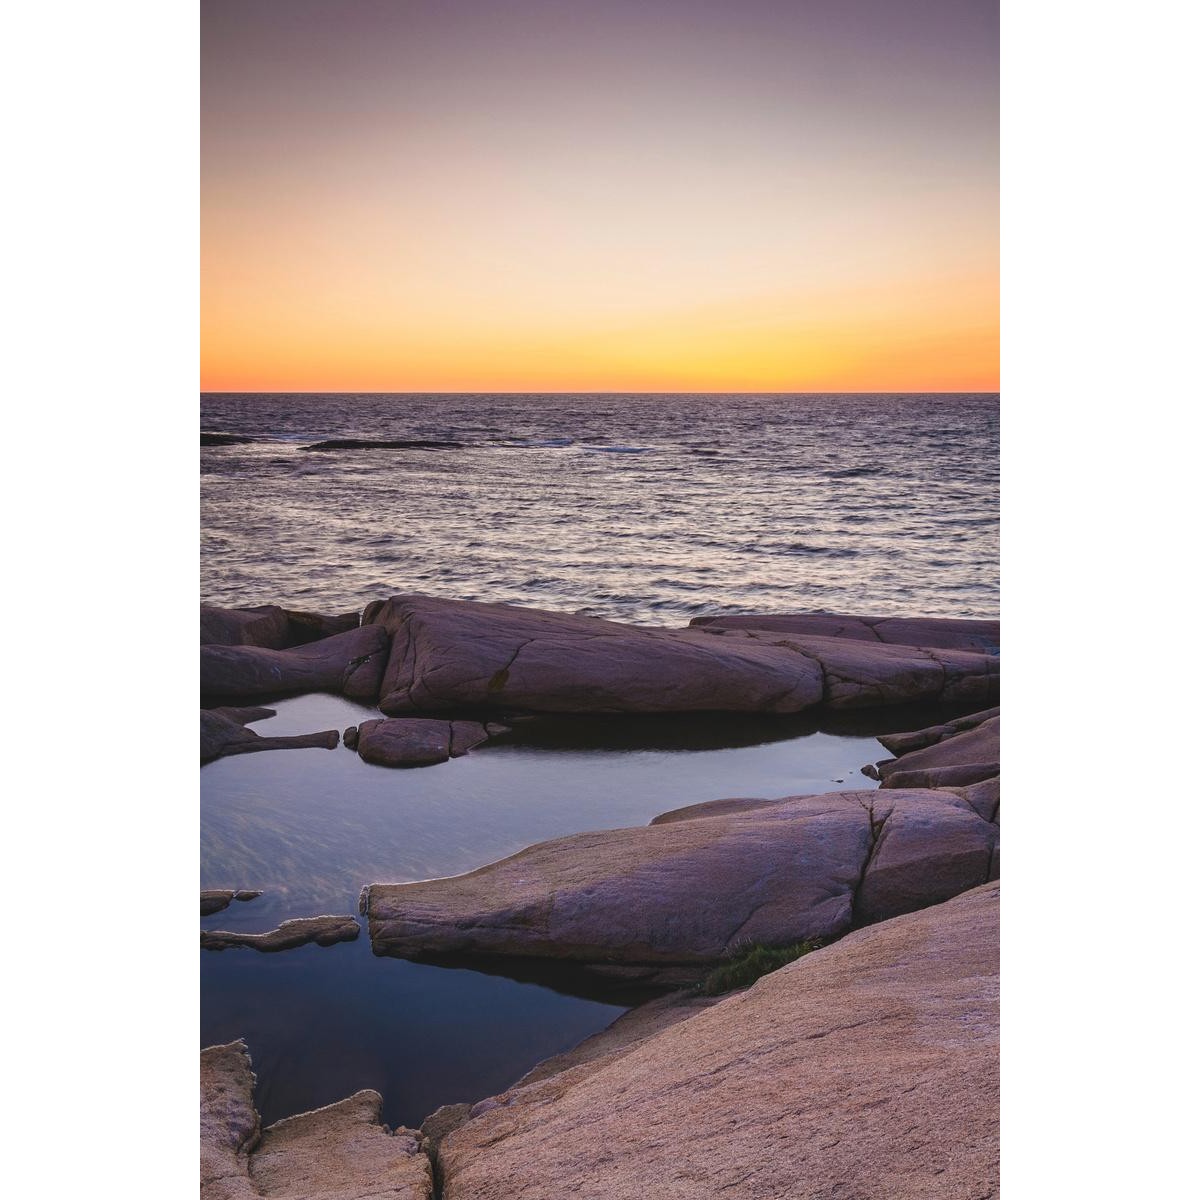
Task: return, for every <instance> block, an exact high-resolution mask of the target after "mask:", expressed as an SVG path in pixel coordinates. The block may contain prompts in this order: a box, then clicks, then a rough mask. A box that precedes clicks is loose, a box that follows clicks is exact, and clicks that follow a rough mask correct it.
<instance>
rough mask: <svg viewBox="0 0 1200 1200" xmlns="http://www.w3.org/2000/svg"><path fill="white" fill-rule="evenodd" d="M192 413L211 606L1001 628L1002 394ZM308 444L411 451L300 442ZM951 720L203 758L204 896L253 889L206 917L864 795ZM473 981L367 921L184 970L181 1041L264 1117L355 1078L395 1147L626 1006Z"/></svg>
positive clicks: (483, 402) (331, 724) (324, 700)
mask: <svg viewBox="0 0 1200 1200" xmlns="http://www.w3.org/2000/svg"><path fill="white" fill-rule="evenodd" d="M201 420H202V431H208V432H209V433H210V434H223V435H227V436H228V438H229V439H232V440H229V441H225V439H221V438H218V439H215V440H216V441H224V443H225V444H210V445H202V449H201V473H202V522H203V524H202V531H201V533H202V556H201V570H202V597H203V599H205V600H208V601H211V602H214V603H219V604H232V605H238V604H255V603H266V602H277V603H283V604H286V605H288V606H289V607H303V608H310V609H318V610H324V611H331V612H339V611H348V610H351V609H359V608H361V607H362V606H363V604H364V603H365V602H366V601H367V600H369V599H372V598H375V597H382V596H387V595H391V594H394V593H396V592H400V591H422V592H427V593H431V594H435V595H445V596H453V597H460V598H464V599H478V600H503V601H510V602H514V603H519V604H526V605H535V606H542V607H546V608H552V609H560V610H566V611H577V612H585V613H590V614H595V615H599V616H605V617H610V618H615V619H619V620H630V621H639V622H646V623H655V624H676V625H677V624H682V623H685V622H686V621H687V620H689V619H690V618H691V617H693V616H696V615H700V614H708V613H717V612H737V611H766V612H783V611H792V610H806V609H807V610H814V609H826V610H840V611H848V612H860V613H871V614H881V615H889V614H899V615H920V614H924V615H933V616H973V617H986V616H995V615H996V614H997V612H998V579H997V553H998V548H997V534H998V530H997V523H998V506H997V478H998V461H997V458H998V455H997V449H998V446H997V443H998V404H997V398H996V397H995V396H941V395H939V396H909V395H906V396H859V395H856V396H727V395H722V396H679V395H671V396H627V397H626V396H614V395H604V396H514V395H500V396H491V395H489V396H483V395H480V396H395V395H364V396H323V395H322V396H313V395H289V396H284V395H253V396H240V395H208V396H204V397H202V405H201ZM243 438H244V439H251V440H248V441H241V440H237V439H243ZM206 440H207V441H209V442H212V441H213V440H214V439H213V438H211V437H209V438H207V439H205V438H203V437H202V442H204V441H206ZM327 440H337V441H343V442H344V441H347V440H358V441H391V442H404V443H409V444H408V445H405V446H401V447H365V448H345V449H328V450H310V449H307V448H306V447H309V446H313V445H315V444H316V443H318V442H321V441H327ZM414 442H424V443H438V444H439V445H438V446H436V447H434V446H428V445H427V446H424V447H422V446H415V445H412V444H411V443H414ZM272 707H274V708H276V709H277V716H275V717H273V718H271V719H270V720H267V721H264V722H261V723H258V724H256V725H255V726H254V728H255V729H256V730H257V731H258V732H259V733H262V734H264V735H270V734H273V733H281V734H282V733H300V732H311V731H313V730H318V729H343V728H345V727H346V726H347V725H350V724H357V723H359V722H360V721H362V720H364V719H366V718H368V717H370V716H373V715H377V714H376V713H375V712H374V711H373V710H371V709H368V708H364V707H362V706H359V705H355V704H352V703H351V702H349V701H347V700H345V699H343V698H340V697H334V696H301V697H293V698H290V699H285V700H281V701H278V702H277V703H275V704H273V705H272ZM948 715H954V714H952V713H947V712H942V711H931V710H903V711H902V710H898V709H890V710H882V711H879V712H872V713H863V714H842V715H837V714H820V715H818V716H815V717H808V716H805V715H804V714H801V715H800V716H799V717H796V718H768V717H764V718H755V717H746V716H731V715H720V714H716V715H703V714H701V715H697V714H689V715H688V716H686V717H684V718H670V717H659V718H638V719H623V720H621V719H616V718H612V719H605V720H600V719H597V718H587V719H583V720H575V721H572V720H570V719H562V720H556V721H551V722H535V723H533V724H530V725H521V726H519V727H518V728H516V729H515V730H514V731H513V733H512V734H511V735H509V736H506V737H502V738H499V739H496V740H495V741H493V742H491V743H489V744H488V745H486V746H484V747H482V748H480V749H479V750H476V751H474V752H472V753H471V754H470V755H468V756H466V757H465V758H461V759H455V760H452V761H450V762H448V763H442V764H439V765H437V766H432V767H427V768H423V769H419V770H409V771H396V770H386V769H384V768H380V767H374V766H371V765H369V764H367V763H364V762H363V761H362V760H361V759H360V758H359V757H358V756H357V755H356V754H354V753H352V752H350V751H348V750H346V749H345V748H344V747H340V746H339V747H338V748H337V749H336V750H333V751H326V750H316V749H307V750H289V751H272V752H268V753H263V754H253V755H242V756H236V757H231V758H228V759H223V760H220V761H217V762H214V763H210V764H209V765H207V766H205V767H204V768H203V769H202V771H201V776H200V779H201V846H200V870H201V886H202V887H239V888H262V889H264V893H265V894H264V895H263V896H262V897H261V898H260V899H258V900H255V901H252V902H250V903H245V904H243V903H235V904H233V905H231V906H230V908H228V909H226V910H225V911H224V912H221V913H217V914H215V915H213V916H210V917H207V918H204V919H203V920H202V922H201V924H202V927H204V928H209V929H240V930H264V929H269V928H271V927H273V926H274V925H276V924H278V923H279V921H280V920H283V919H286V918H288V917H295V916H307V915H312V914H314V913H319V912H334V913H354V912H356V909H357V899H358V893H359V890H360V889H361V887H362V886H363V885H364V884H366V883H372V882H403V881H406V880H415V879H422V878H430V877H438V876H445V875H452V874H457V873H459V872H463V871H468V870H472V869H474V868H476V867H478V866H482V865H483V864H485V863H488V862H492V861H495V860H496V859H498V858H501V857H503V856H505V855H507V854H511V853H513V852H514V851H516V850H518V849H520V848H521V847H522V846H525V845H528V844H530V843H532V842H536V841H540V840H542V839H545V838H549V837H556V836H560V835H564V834H570V833H575V832H580V831H583V830H589V829H603V828H614V827H618V826H627V825H639V824H644V823H645V822H646V821H648V820H649V819H650V818H651V817H653V816H654V815H656V814H658V813H661V812H664V811H666V810H668V809H671V808H676V807H680V806H682V805H686V804H694V803H697V802H700V801H703V800H713V799H719V798H721V797H725V796H785V795H796V794H801V793H811V792H823V791H832V790H841V789H848V788H872V787H874V786H875V784H874V783H872V782H871V781H870V780H868V779H866V778H865V777H863V776H862V775H861V774H860V773H859V768H860V767H861V766H862V765H863V764H865V763H867V762H872V761H876V760H878V759H880V758H883V757H885V754H884V752H883V749H882V747H881V746H880V745H879V743H878V742H877V741H875V735H877V734H879V733H883V732H886V731H895V730H900V729H917V728H921V727H922V726H924V725H929V724H933V723H935V722H936V721H938V720H942V719H944V718H945V717H946V716H948ZM363 924H364V925H365V922H363ZM474 966H475V967H476V968H477V969H467V967H465V966H464V967H456V968H454V969H451V968H449V967H446V966H437V965H431V964H421V963H412V962H404V961H401V960H398V959H393V958H381V957H376V956H375V955H373V954H372V952H371V946H370V943H369V941H368V940H367V938H366V933H365V929H364V931H363V934H362V935H361V936H360V937H359V939H358V940H357V941H355V942H352V943H344V944H340V945H336V946H332V947H328V948H319V947H315V946H306V947H303V948H301V949H299V950H293V951H287V952H285V953H282V954H278V955H261V954H258V953H256V952H254V951H251V950H229V951H224V952H221V953H214V952H201V989H202V994H201V1029H200V1040H201V1045H211V1044H214V1043H218V1042H226V1041H230V1040H232V1039H234V1038H238V1037H242V1038H245V1039H246V1041H247V1043H248V1045H249V1049H250V1053H251V1056H252V1058H253V1061H254V1065H255V1071H256V1073H257V1076H258V1087H257V1101H258V1105H259V1108H260V1111H261V1112H262V1115H263V1119H264V1122H270V1121H274V1120H277V1119H279V1118H280V1117H284V1116H288V1115H290V1114H292V1113H296V1112H301V1111H304V1110H307V1109H311V1108H315V1107H319V1106H321V1105H323V1104H328V1103H331V1102H332V1101H335V1100H338V1099H340V1098H342V1097H344V1096H347V1095H349V1094H351V1093H352V1092H354V1091H357V1090H358V1089H359V1088H363V1087H372V1088H377V1089H378V1090H379V1091H380V1092H381V1094H382V1095H383V1100H384V1119H385V1120H387V1121H388V1122H389V1123H392V1124H398V1123H405V1124H409V1125H416V1124H418V1123H419V1122H420V1121H421V1120H422V1118H423V1117H424V1116H426V1115H427V1114H428V1113H429V1112H431V1111H432V1110H433V1109H434V1108H436V1107H437V1106H438V1105H441V1104H446V1103H453V1102H457V1101H462V1100H470V1101H474V1100H478V1099H480V1098H482V1097H483V1096H486V1095H489V1094H492V1093H494V1092H496V1091H499V1090H501V1089H502V1088H504V1087H506V1086H508V1085H509V1084H511V1083H512V1082H513V1081H515V1080H516V1079H517V1078H518V1077H519V1076H520V1075H521V1074H522V1073H523V1072H524V1071H526V1070H528V1069H529V1068H530V1067H532V1066H533V1065H534V1064H535V1063H537V1062H538V1061H539V1060H541V1059H542V1058H545V1057H547V1056H548V1055H551V1054H554V1053H557V1052H559V1051H562V1050H566V1049H568V1048H569V1047H571V1046H572V1045H574V1044H576V1043H577V1042H578V1041H579V1040H581V1039H582V1038H584V1037H586V1036H588V1035H589V1034H591V1033H594V1032H596V1031H598V1030H600V1029H603V1028H604V1027H605V1026H606V1025H608V1024H609V1023H610V1022H611V1021H612V1020H613V1019H614V1018H615V1017H616V1016H618V1015H619V1014H620V1013H621V1012H622V1011H624V1009H625V1008H626V1007H627V1006H628V1005H629V1004H631V1003H633V1002H635V1000H636V999H637V997H636V996H631V995H624V994H620V993H615V992H613V991H611V990H610V989H609V988H607V987H598V988H594V987H584V986H582V985H581V983H580V982H579V980H578V979H570V980H564V979H560V978H557V977H550V976H548V975H547V974H546V973H544V972H543V973H538V972H534V973H533V974H532V976H531V973H530V972H529V971H528V969H527V965H526V966H522V965H521V964H512V963H477V964H474Z"/></svg>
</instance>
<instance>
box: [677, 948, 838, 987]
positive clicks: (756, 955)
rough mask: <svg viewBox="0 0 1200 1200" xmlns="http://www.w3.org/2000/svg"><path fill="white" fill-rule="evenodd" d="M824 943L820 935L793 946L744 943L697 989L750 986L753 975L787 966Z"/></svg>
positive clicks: (756, 977) (754, 978) (759, 976)
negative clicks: (743, 945) (741, 947)
mask: <svg viewBox="0 0 1200 1200" xmlns="http://www.w3.org/2000/svg"><path fill="white" fill-rule="evenodd" d="M824 944H825V943H824V942H823V941H822V940H821V939H820V938H812V939H810V940H809V941H807V942H797V943H795V944H794V945H792V946H760V945H751V946H746V947H744V948H743V949H741V950H739V951H738V952H737V954H735V955H734V956H733V958H731V959H730V960H729V961H728V962H724V963H722V964H721V965H720V966H719V967H717V968H716V970H714V971H712V972H710V974H709V975H708V976H707V977H706V978H705V980H704V981H703V982H702V983H701V984H700V991H701V992H702V993H703V994H704V995H706V996H723V995H724V994H725V993H726V992H733V991H736V990H737V989H738V988H745V987H749V986H750V985H751V984H752V983H753V982H754V981H755V980H756V979H760V978H761V977H762V976H763V975H769V974H770V973H771V972H772V971H778V970H779V968H780V967H786V966H787V965H788V963H790V962H795V961H796V959H798V958H803V957H804V956H805V955H806V954H810V953H811V952H812V951H813V950H819V949H820V948H821V947H822V946H823V945H824Z"/></svg>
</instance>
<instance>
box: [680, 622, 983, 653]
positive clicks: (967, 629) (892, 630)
mask: <svg viewBox="0 0 1200 1200" xmlns="http://www.w3.org/2000/svg"><path fill="white" fill-rule="evenodd" d="M691 624H692V625H694V626H697V627H699V628H702V629H707V630H709V631H710V632H714V633H715V632H717V631H719V630H725V629H762V630H771V631H774V632H779V633H799V634H806V635H812V634H815V635H817V636H819V637H833V638H849V639H850V640H852V641H861V642H884V643H887V644H891V645H902V646H925V647H936V648H939V649H942V650H971V651H976V652H979V653H984V654H999V653H1000V622H999V621H980V620H963V619H959V618H947V617H848V616H843V615H839V614H837V613H791V614H785V615H778V616H768V615H765V614H759V615H756V614H753V613H752V614H749V615H742V616H725V617H693V618H692V621H691Z"/></svg>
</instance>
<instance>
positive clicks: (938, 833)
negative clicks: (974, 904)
mask: <svg viewBox="0 0 1200 1200" xmlns="http://www.w3.org/2000/svg"><path fill="white" fill-rule="evenodd" d="M870 795H871V801H870V808H871V823H872V826H873V827H874V829H875V839H874V846H873V848H872V852H871V858H870V861H869V862H868V863H867V866H866V869H865V870H864V872H863V876H862V883H861V885H860V886H859V888H858V891H857V894H856V897H855V908H854V916H855V921H856V923H857V924H860V925H862V924H869V923H871V922H873V921H882V920H885V919H886V918H888V917H894V916H897V915H898V914H900V913H906V912H913V911H914V910H916V909H919V908H925V907H927V906H928V905H930V904H937V903H940V902H941V901H943V900H949V899H950V898H951V897H952V896H957V895H958V894H959V893H960V892H965V891H967V890H968V889H969V888H973V887H976V886H978V885H979V884H981V883H984V882H986V881H987V879H988V878H989V872H990V870H991V861H992V851H993V849H994V848H995V846H996V842H997V841H998V839H999V830H997V828H996V826H995V825H992V824H990V823H989V822H987V821H985V820H983V819H982V818H981V817H980V816H979V814H978V813H977V812H976V811H975V810H974V809H973V808H972V807H971V806H970V804H968V803H967V802H966V801H965V800H963V799H962V798H961V797H960V796H956V795H954V794H953V793H952V792H935V791H896V792H887V793H884V792H872V793H870ZM930 796H941V797H942V798H943V801H944V802H943V803H941V804H931V803H930V802H929V800H928V797H930Z"/></svg>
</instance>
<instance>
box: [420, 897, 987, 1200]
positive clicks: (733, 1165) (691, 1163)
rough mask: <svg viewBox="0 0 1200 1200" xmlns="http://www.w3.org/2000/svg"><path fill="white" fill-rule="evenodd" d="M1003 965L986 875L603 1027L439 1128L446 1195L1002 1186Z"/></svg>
mask: <svg viewBox="0 0 1200 1200" xmlns="http://www.w3.org/2000/svg"><path fill="white" fill-rule="evenodd" d="M998 974H999V885H998V884H989V885H985V886H983V887H979V888H976V889H975V890H973V891H970V892H968V893H966V894H965V895H962V896H959V897H958V898H957V899H955V900H951V901H950V902H949V903H946V904H941V905H938V906H937V907H934V908H929V909H926V910H925V911H923V912H920V913H915V914H912V915H910V916H904V917H899V918H897V919H896V920H892V921H888V922H886V923H884V924H881V925H875V926H872V927H870V928H868V929H864V930H861V931H859V932H857V933H852V934H850V935H849V936H848V937H846V938H843V939H842V940H841V941H840V942H838V943H837V944H836V945H833V946H829V947H827V948H825V949H823V950H818V951H816V952H815V953H812V954H809V955H806V956H805V957H804V958H801V959H800V960H799V961H797V962H795V963H792V964H791V965H789V966H786V967H784V968H782V969H780V970H778V971H775V972H773V973H771V974H769V975H766V976H764V977H763V978H762V979H760V980H759V981H758V983H756V984H755V985H754V986H753V987H752V988H750V989H749V990H748V991H744V992H740V993H738V994H735V995H733V996H730V997H727V998H725V999H723V1000H721V1001H720V1002H718V1003H716V1004H714V1005H712V1006H711V1007H707V1008H704V1009H703V1010H701V1011H696V1012H692V1013H690V1014H686V1019H677V1020H675V1022H674V1023H673V1024H668V1025H667V1026H666V1027H664V1028H661V1029H659V1030H651V1031H650V1032H649V1034H648V1036H645V1037H638V1036H636V1032H634V1033H633V1035H632V1036H624V1035H618V1034H617V1033H616V1030H617V1027H616V1026H614V1029H613V1031H612V1032H613V1034H614V1036H613V1038H612V1042H611V1045H610V1047H609V1048H608V1052H607V1053H606V1052H605V1047H604V1045H603V1042H604V1039H605V1035H601V1036H600V1038H598V1039H594V1040H593V1046H592V1048H591V1052H590V1053H589V1054H587V1055H584V1056H579V1057H577V1058H576V1059H575V1061H566V1062H563V1063H560V1064H557V1065H558V1066H559V1068H560V1069H557V1070H555V1071H554V1073H553V1074H550V1075H548V1076H547V1075H538V1074H535V1075H533V1076H532V1077H530V1078H529V1079H527V1080H525V1081H522V1083H521V1084H519V1085H517V1086H516V1087H515V1088H513V1089H511V1090H509V1091H508V1092H505V1093H502V1094H501V1095H500V1096H497V1097H494V1098H492V1099H491V1100H489V1101H486V1102H484V1103H481V1104H477V1105H475V1106H474V1107H473V1108H472V1110H471V1113H472V1114H474V1115H472V1116H470V1117H469V1119H467V1120H465V1121H463V1122H462V1123H460V1124H458V1126H457V1128H453V1129H451V1130H450V1131H449V1132H448V1133H446V1134H445V1136H444V1138H443V1140H442V1141H441V1144H440V1146H439V1150H438V1159H439V1167H440V1173H441V1175H442V1177H443V1179H444V1191H443V1195H444V1197H445V1200H561V1198H562V1197H566V1196H572V1197H580V1198H581V1200H645V1198H646V1197H671V1198H672V1200H712V1197H715V1196H736V1197H738V1200H780V1198H782V1197H787V1198H788V1200H831V1198H832V1197H847V1198H855V1200H985V1198H986V1197H992V1196H996V1195H998V1188H999V1145H998V1143H999V1062H998V1031H999V987H998V983H999V981H998ZM676 1015H677V1016H679V1015H681V1014H676ZM631 1023H632V1024H635V1025H636V1015H634V1021H633V1022H631ZM619 1024H620V1023H618V1025H619ZM631 1032H632V1031H631ZM596 1043H599V1044H596ZM569 1059H570V1056H568V1060H569Z"/></svg>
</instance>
